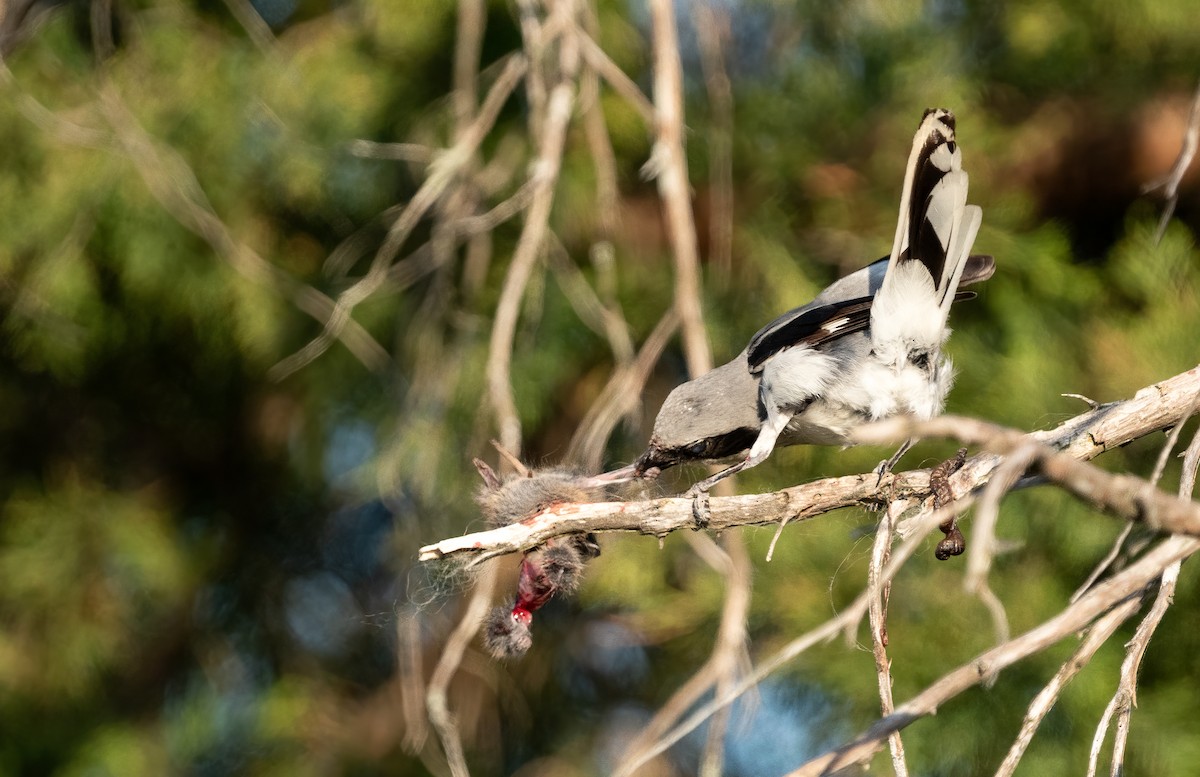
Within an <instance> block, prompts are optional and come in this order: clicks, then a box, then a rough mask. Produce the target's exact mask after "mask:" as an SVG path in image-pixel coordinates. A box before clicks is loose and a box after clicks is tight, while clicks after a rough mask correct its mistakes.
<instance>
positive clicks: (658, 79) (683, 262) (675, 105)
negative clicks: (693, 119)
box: [646, 0, 712, 377]
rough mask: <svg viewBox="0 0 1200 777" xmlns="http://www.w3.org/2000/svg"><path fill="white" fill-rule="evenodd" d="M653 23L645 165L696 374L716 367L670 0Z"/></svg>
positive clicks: (656, 5) (653, 6) (654, 4)
mask: <svg viewBox="0 0 1200 777" xmlns="http://www.w3.org/2000/svg"><path fill="white" fill-rule="evenodd" d="M650 16H651V19H652V23H653V27H654V117H655V122H654V126H655V141H654V149H653V150H652V151H651V153H650V161H648V162H647V163H646V167H647V168H648V169H650V170H651V171H652V172H653V175H654V177H655V179H656V180H657V182H658V193H659V196H660V197H661V198H662V201H663V208H664V209H665V211H666V220H667V235H668V238H669V239H670V243H671V249H672V252H673V253H674V256H675V306H676V308H677V309H678V311H679V320H680V327H681V329H682V332H683V344H684V349H683V350H684V356H685V358H686V359H687V365H688V373H689V374H690V375H691V376H692V377H696V376H698V375H702V374H704V373H706V372H708V371H709V370H711V369H712V353H711V352H710V351H709V348H708V336H707V335H706V334H705V331H704V314H703V311H702V309H701V305H700V256H699V252H698V251H697V248H696V222H695V219H694V218H693V215H692V199H691V185H690V184H689V183H688V174H687V159H686V157H685V156H684V152H683V66H682V65H681V64H680V61H679V41H678V35H677V33H676V31H675V11H674V8H673V7H672V6H671V0H650Z"/></svg>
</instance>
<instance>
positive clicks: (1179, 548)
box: [788, 537, 1200, 777]
mask: <svg viewBox="0 0 1200 777" xmlns="http://www.w3.org/2000/svg"><path fill="white" fill-rule="evenodd" d="M1197 550H1200V539H1195V538H1192V537H1186V538H1185V537H1170V538H1168V539H1166V540H1164V541H1163V542H1161V543H1159V545H1158V546H1157V547H1155V548H1154V549H1153V550H1151V551H1150V552H1149V553H1147V554H1146V555H1145V556H1143V557H1142V558H1141V559H1139V560H1138V561H1136V562H1135V563H1133V564H1132V565H1130V566H1129V567H1128V568H1127V569H1125V570H1124V571H1122V572H1120V573H1119V574H1117V575H1114V576H1113V577H1111V578H1109V579H1108V580H1106V581H1104V582H1102V583H1100V584H1098V585H1097V586H1096V587H1095V588H1093V589H1092V590H1091V591H1090V592H1088V593H1087V594H1085V595H1084V596H1083V597H1081V598H1080V599H1079V601H1078V602H1076V603H1075V604H1070V605H1068V606H1067V607H1066V608H1065V609H1064V610H1063V611H1062V612H1060V613H1059V614H1058V615H1056V616H1054V617H1053V618H1050V619H1049V620H1047V621H1045V622H1044V623H1042V624H1041V625H1039V626H1037V627H1035V628H1033V629H1031V630H1029V631H1027V632H1025V633H1024V634H1021V635H1020V636H1018V637H1016V638H1014V639H1012V640H1010V641H1009V642H1006V643H1004V644H1002V645H998V646H997V647H994V648H992V649H991V650H988V651H986V652H984V653H982V654H980V655H979V656H976V657H975V658H974V659H973V660H971V661H969V662H967V663H966V664H963V665H962V666H960V667H958V668H957V669H954V670H953V671H951V672H950V673H949V674H947V675H945V676H943V677H942V678H941V679H939V680H938V681H936V682H935V683H933V684H932V685H930V686H929V687H928V688H927V689H925V690H924V691H922V692H921V693H919V694H918V695H917V696H915V697H913V698H912V699H910V700H909V701H907V702H905V703H904V704H902V705H901V706H900V707H898V708H897V709H896V711H895V713H893V714H892V715H889V716H888V717H886V718H883V719H881V720H880V721H878V722H877V723H876V724H875V725H874V726H872V727H871V728H870V729H869V730H868V731H867V732H866V733H865V734H863V735H862V736H860V737H858V738H857V739H855V740H854V741H853V742H850V743H848V744H846V745H844V746H842V747H839V748H837V749H836V750H831V751H829V752H827V753H824V754H822V755H820V756H818V757H817V758H814V759H812V760H811V761H809V762H808V763H806V764H804V765H803V766H801V767H800V768H799V769H797V770H795V771H794V772H791V773H790V774H789V775H788V777H816V776H817V775H826V774H833V773H834V772H836V771H838V770H839V769H844V768H846V767H848V766H851V765H853V764H860V763H865V762H866V761H868V760H869V759H870V758H871V757H872V756H873V755H874V754H875V753H876V752H877V751H878V750H879V748H880V747H882V745H883V742H884V741H885V740H886V739H887V737H888V736H889V735H890V734H891V733H892V732H893V731H899V730H901V729H903V728H905V727H906V726H908V725H910V724H911V723H913V722H915V721H917V720H919V719H920V718H923V717H926V716H929V715H932V714H934V712H936V711H937V709H938V708H939V707H941V706H942V705H943V704H945V703H946V702H947V701H949V700H950V699H952V698H954V697H955V696H957V695H959V694H960V693H962V692H963V691H965V690H967V689H968V688H971V687H973V686H975V685H978V684H979V683H980V682H981V681H983V679H984V678H987V677H989V676H992V675H994V674H997V673H999V672H1000V671H1001V670H1003V669H1005V668H1006V667H1008V666H1011V665H1012V664H1014V663H1016V662H1017V661H1019V660H1021V659H1023V658H1027V657H1028V656H1030V655H1033V654H1034V653H1038V652H1040V651H1042V650H1045V649H1046V648H1048V647H1050V646H1051V645H1054V644H1057V643H1058V642H1060V641H1061V640H1063V639H1065V638H1066V637H1068V636H1070V635H1071V634H1073V633H1074V632H1076V631H1079V630H1080V629H1082V628H1084V627H1086V626H1087V625H1088V624H1089V623H1092V622H1093V621H1094V620H1096V619H1097V618H1099V617H1100V616H1101V615H1103V614H1104V613H1106V612H1108V611H1109V610H1110V609H1112V608H1113V607H1115V606H1116V605H1118V604H1119V603H1121V602H1123V601H1125V600H1126V599H1128V598H1130V597H1138V596H1140V595H1141V593H1142V591H1143V590H1144V589H1145V588H1146V586H1147V585H1150V584H1151V583H1152V582H1153V581H1154V579H1155V578H1157V577H1158V576H1159V575H1161V574H1162V571H1163V570H1164V569H1165V568H1166V567H1167V566H1169V565H1170V564H1171V563H1172V562H1174V561H1176V560H1177V559H1181V558H1185V557H1187V556H1189V555H1191V554H1192V553H1195V552H1196V551H1197Z"/></svg>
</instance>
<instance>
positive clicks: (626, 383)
mask: <svg viewBox="0 0 1200 777" xmlns="http://www.w3.org/2000/svg"><path fill="white" fill-rule="evenodd" d="M678 328H679V315H678V314H677V313H676V312H675V308H674V307H671V308H669V309H668V310H667V312H666V313H664V314H663V317H662V318H661V319H659V321H658V323H657V324H655V326H654V329H653V330H652V331H651V332H650V335H649V336H648V337H647V338H646V341H645V342H644V343H642V347H641V350H640V351H638V354H637V356H636V357H635V358H634V360H633V361H632V362H630V363H628V364H626V365H624V366H621V367H618V368H617V369H616V370H615V371H614V372H613V374H612V377H610V378H609V379H608V383H607V384H606V385H605V386H604V389H603V390H602V391H601V392H600V396H598V397H597V398H596V401H595V402H593V403H592V405H591V407H589V408H588V411H587V413H585V414H584V416H583V419H582V420H581V421H580V422H579V425H578V426H577V427H576V428H575V434H574V435H573V436H572V437H571V442H570V444H569V445H568V446H567V454H566V457H565V458H566V459H567V461H575V462H579V463H581V464H582V465H583V466H585V467H586V468H587V469H592V470H594V469H596V468H597V467H598V466H599V464H600V457H601V455H602V454H603V452H604V445H605V443H606V442H607V441H608V438H609V435H611V434H612V430H613V428H614V427H616V425H617V424H618V423H619V422H620V420H621V418H623V417H625V416H627V415H628V414H630V413H632V412H634V411H635V410H636V409H637V408H638V407H639V405H640V402H641V395H642V387H643V386H645V384H646V381H647V379H649V377H650V373H651V372H653V370H654V365H656V364H658V360H659V359H660V358H661V357H662V354H663V351H664V350H666V347H667V343H668V341H669V340H670V339H671V337H672V336H673V335H674V334H675V330H676V329H678Z"/></svg>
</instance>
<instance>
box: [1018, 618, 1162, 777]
mask: <svg viewBox="0 0 1200 777" xmlns="http://www.w3.org/2000/svg"><path fill="white" fill-rule="evenodd" d="M1140 604H1141V602H1140V601H1139V600H1138V599H1136V598H1130V599H1126V600H1125V601H1124V602H1122V603H1121V604H1119V605H1117V606H1116V607H1114V608H1113V609H1111V610H1109V611H1108V612H1107V613H1105V614H1104V615H1103V616H1101V617H1100V618H1099V619H1098V620H1097V621H1096V622H1095V623H1093V624H1092V625H1091V627H1090V628H1089V629H1088V631H1087V635H1086V636H1085V637H1084V639H1083V642H1081V643H1080V645H1079V647H1078V648H1076V650H1075V652H1074V653H1072V654H1071V657H1070V658H1069V659H1067V661H1066V662H1065V663H1063V665H1062V667H1060V668H1059V670H1058V672H1057V673H1056V674H1055V675H1054V677H1053V678H1052V679H1051V680H1050V682H1048V683H1047V684H1046V686H1045V687H1044V688H1042V690H1041V691H1040V692H1039V693H1038V695H1037V696H1035V697H1034V699H1033V701H1031V702H1030V703H1029V709H1028V710H1026V712H1025V718H1024V720H1022V721H1021V730H1020V731H1019V732H1018V733H1017V738H1016V739H1015V740H1013V743H1012V747H1010V748H1009V750H1008V755H1006V756H1005V757H1004V761H1003V762H1001V764H1000V768H999V769H997V770H996V777H1011V775H1012V774H1013V772H1014V771H1016V768H1017V765H1018V764H1019V763H1020V762H1021V757H1022V756H1024V755H1025V751H1026V749H1028V747H1029V743H1030V742H1031V741H1033V735H1034V734H1036V733H1037V730H1038V728H1039V727H1040V726H1041V724H1042V720H1044V719H1045V717H1046V715H1047V714H1049V712H1050V710H1051V709H1053V708H1054V704H1055V702H1057V701H1058V697H1059V696H1060V695H1061V694H1062V692H1063V689H1064V688H1066V686H1067V684H1068V683H1070V682H1071V680H1073V679H1074V678H1075V675H1077V674H1078V673H1079V672H1080V670H1082V669H1083V668H1084V667H1085V666H1087V665H1088V664H1089V663H1090V662H1091V660H1092V656H1094V655H1095V654H1096V651H1097V650H1099V649H1100V646H1101V645H1103V644H1104V643H1105V642H1107V641H1108V639H1109V637H1111V636H1112V635H1113V633H1115V632H1116V630H1117V629H1118V628H1120V626H1121V624H1122V623H1124V622H1125V621H1127V620H1128V619H1129V618H1130V617H1132V616H1133V614H1134V613H1135V612H1137V610H1138V607H1139V606H1140Z"/></svg>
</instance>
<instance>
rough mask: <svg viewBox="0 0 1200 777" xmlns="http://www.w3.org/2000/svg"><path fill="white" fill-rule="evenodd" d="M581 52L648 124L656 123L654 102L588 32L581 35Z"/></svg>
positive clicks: (590, 65) (592, 66)
mask: <svg viewBox="0 0 1200 777" xmlns="http://www.w3.org/2000/svg"><path fill="white" fill-rule="evenodd" d="M579 52H580V53H581V54H582V55H583V58H584V60H586V61H587V63H588V66H589V67H591V68H592V69H593V70H595V71H596V73H597V74H599V75H600V77H601V78H603V79H604V80H605V81H606V82H607V83H608V85H609V86H611V87H612V88H613V90H614V91H615V92H616V93H617V94H619V95H621V97H623V98H625V100H626V101H627V102H628V103H629V104H630V105H632V106H633V107H634V108H635V109H636V110H637V112H638V114H639V115H640V116H641V117H642V120H643V121H645V122H646V124H647V126H653V125H654V104H653V103H652V102H650V99H649V98H648V97H646V95H644V94H642V90H641V89H639V88H638V85H637V84H635V83H634V82H633V79H632V78H630V77H629V76H627V75H625V71H624V70H622V69H621V68H620V67H618V66H617V63H616V62H613V61H612V59H610V58H609V56H608V54H606V53H604V49H602V48H600V46H599V45H598V44H597V43H596V41H594V40H592V37H591V36H590V35H588V34H587V33H584V34H581V35H580V36H579Z"/></svg>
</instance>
